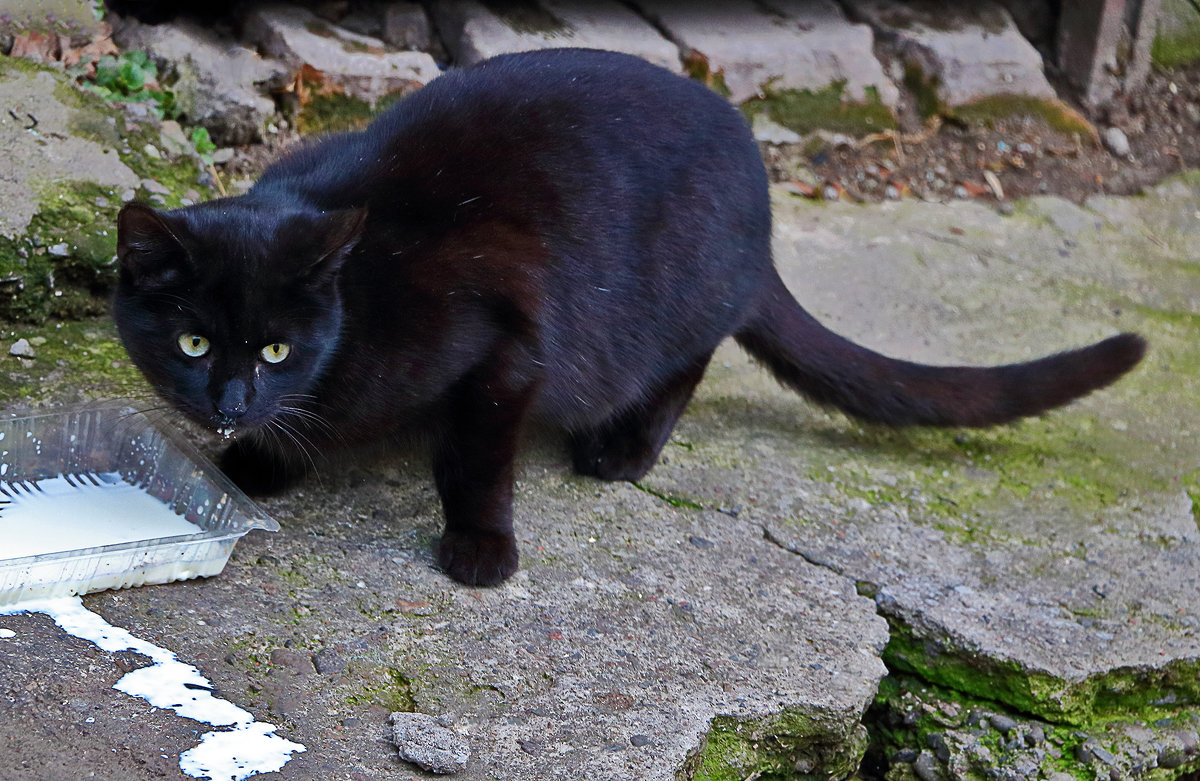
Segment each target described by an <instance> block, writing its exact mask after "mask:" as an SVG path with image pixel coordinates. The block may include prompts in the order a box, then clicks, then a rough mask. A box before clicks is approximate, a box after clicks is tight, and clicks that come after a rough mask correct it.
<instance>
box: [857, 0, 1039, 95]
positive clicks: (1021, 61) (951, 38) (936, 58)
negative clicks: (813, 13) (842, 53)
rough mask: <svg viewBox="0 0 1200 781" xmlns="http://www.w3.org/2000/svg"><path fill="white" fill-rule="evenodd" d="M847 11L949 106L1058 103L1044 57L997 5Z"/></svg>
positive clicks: (861, 1)
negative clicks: (998, 101)
mask: <svg viewBox="0 0 1200 781" xmlns="http://www.w3.org/2000/svg"><path fill="white" fill-rule="evenodd" d="M848 7H849V9H850V12H851V13H852V14H853V15H854V17H855V18H857V19H862V20H863V21H865V22H868V23H869V24H870V25H871V27H873V28H874V29H875V33H876V35H878V36H879V37H880V39H881V40H886V41H889V42H890V44H891V45H892V46H894V47H895V48H896V49H897V51H898V53H899V54H900V57H901V58H902V60H903V61H904V62H905V63H906V64H907V65H908V67H910V68H914V69H916V70H917V71H918V72H919V73H920V75H921V77H922V79H923V80H924V81H925V82H926V83H927V84H928V85H929V87H930V88H931V89H932V90H934V91H935V92H936V94H937V97H938V99H939V100H940V101H941V102H942V103H943V104H945V105H947V106H950V107H954V106H962V105H966V104H968V103H972V102H974V101H977V100H980V99H982V98H987V97H993V96H996V95H1006V94H1007V95H1020V96H1025V97H1032V98H1043V99H1053V98H1055V97H1056V95H1055V92H1054V88H1053V87H1051V86H1050V82H1048V81H1046V75H1045V72H1044V70H1043V67H1042V57H1041V55H1040V54H1038V52H1037V50H1036V49H1034V48H1033V45H1032V44H1031V43H1029V41H1027V40H1026V39H1025V37H1024V36H1023V35H1021V33H1020V31H1019V30H1017V26H1016V24H1015V23H1014V22H1013V20H1012V16H1011V15H1010V14H1009V12H1008V10H1007V9H1005V8H1004V7H1003V6H1001V5H999V4H997V3H993V2H990V0H989V1H987V2H977V3H970V4H963V5H946V4H940V3H898V2H894V0H849V2H848Z"/></svg>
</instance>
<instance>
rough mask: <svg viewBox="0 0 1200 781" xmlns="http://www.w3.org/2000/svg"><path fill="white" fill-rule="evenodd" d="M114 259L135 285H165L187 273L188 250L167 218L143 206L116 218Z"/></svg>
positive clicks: (134, 205) (125, 210)
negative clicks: (115, 257)
mask: <svg viewBox="0 0 1200 781" xmlns="http://www.w3.org/2000/svg"><path fill="white" fill-rule="evenodd" d="M117 258H118V260H119V261H120V263H121V271H122V273H127V274H128V275H129V278H130V279H131V280H132V281H133V283H134V284H135V285H141V286H153V285H161V284H168V283H170V282H172V281H174V280H176V279H178V278H179V276H180V275H181V274H182V273H183V272H184V271H185V270H186V268H187V263H188V255H187V250H185V249H184V247H183V244H182V243H181V242H180V241H179V237H178V236H177V235H176V232H175V229H174V228H173V227H172V226H171V223H170V222H169V221H168V218H167V217H165V216H164V215H162V214H160V213H159V212H156V211H155V210H154V209H151V208H150V207H149V206H146V205H145V204H142V203H131V204H128V205H126V206H125V207H124V208H123V209H121V213H120V214H119V215H118V216H117Z"/></svg>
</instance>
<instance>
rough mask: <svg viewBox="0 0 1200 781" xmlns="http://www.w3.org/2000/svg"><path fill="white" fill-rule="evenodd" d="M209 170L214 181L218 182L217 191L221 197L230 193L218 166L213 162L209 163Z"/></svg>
mask: <svg viewBox="0 0 1200 781" xmlns="http://www.w3.org/2000/svg"><path fill="white" fill-rule="evenodd" d="M208 172H209V173H210V174H212V177H213V181H214V182H216V183H217V192H219V193H220V194H221V197H222V198H224V197H225V196H226V195H228V194H229V193H227V192H226V191H225V183H224V182H222V181H221V175H220V174H219V173H217V167H216V166H215V165H213V164H212V163H209V164H208Z"/></svg>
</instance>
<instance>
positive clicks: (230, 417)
mask: <svg viewBox="0 0 1200 781" xmlns="http://www.w3.org/2000/svg"><path fill="white" fill-rule="evenodd" d="M249 391H250V389H249V388H248V387H247V386H246V383H245V382H244V381H242V380H237V379H234V380H230V381H229V382H227V383H225V389H224V390H223V391H222V392H221V400H220V401H219V402H217V412H218V413H220V414H221V415H222V416H223V417H224V418H225V419H226V420H227V421H229V422H230V423H232V422H233V421H235V420H237V419H238V418H240V417H241V416H243V415H245V414H246V408H247V406H248V405H249V404H250V398H249Z"/></svg>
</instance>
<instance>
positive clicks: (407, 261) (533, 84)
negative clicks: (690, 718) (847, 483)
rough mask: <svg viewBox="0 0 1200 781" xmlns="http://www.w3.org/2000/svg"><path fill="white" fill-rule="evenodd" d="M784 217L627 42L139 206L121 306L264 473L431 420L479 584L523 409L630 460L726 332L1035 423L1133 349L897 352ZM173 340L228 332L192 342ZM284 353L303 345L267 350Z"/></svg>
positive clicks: (941, 413)
mask: <svg viewBox="0 0 1200 781" xmlns="http://www.w3.org/2000/svg"><path fill="white" fill-rule="evenodd" d="M770 236H771V217H770V208H769V203H768V193H767V178H766V174H765V172H764V170H763V166H762V162H761V160H760V158H759V152H758V148H757V146H756V144H755V142H754V140H753V139H752V137H751V135H750V133H749V131H748V129H747V127H746V124H745V122H744V121H743V119H742V117H741V115H740V114H739V113H738V112H737V111H736V110H735V109H733V108H731V107H730V106H729V105H728V103H727V102H726V101H725V100H724V99H722V98H721V97H719V96H718V95H716V94H714V93H713V92H710V91H709V90H708V89H706V88H705V87H703V86H702V85H700V84H697V83H694V82H691V81H688V80H686V79H683V78H679V77H677V76H674V75H672V74H670V73H668V72H667V71H665V70H662V69H659V68H656V67H654V66H651V65H648V64H646V63H644V62H642V61H640V60H637V59H634V58H632V57H627V56H624V55H619V54H612V53H606V52H595V51H584V50H558V51H548V52H540V53H530V54H520V55H510V56H504V57H497V58H495V59H493V60H490V61H488V62H485V63H482V64H480V65H478V66H475V67H472V68H468V69H465V70H460V71H452V72H449V73H447V74H445V75H443V76H441V77H440V78H438V79H436V80H435V81H434V82H433V83H431V84H430V85H429V86H427V87H425V88H424V89H422V90H421V91H420V92H418V93H416V94H415V95H413V96H411V97H409V98H407V99H405V100H403V101H401V102H400V103H398V104H397V105H396V106H395V107H393V108H392V109H390V110H389V111H387V112H386V113H385V114H383V115H382V116H381V117H380V118H379V119H377V120H376V121H375V122H374V123H373V124H372V125H371V126H370V127H368V128H367V129H366V130H365V131H363V132H361V133H351V134H345V135H339V136H334V137H331V138H328V139H326V140H323V141H321V142H319V143H315V144H313V145H311V146H307V147H305V148H301V149H299V150H298V151H294V152H292V153H290V154H288V155H287V156H286V157H284V158H283V159H282V160H280V161H279V162H277V163H276V164H275V165H273V166H271V167H270V168H269V169H268V170H267V171H266V173H265V174H264V175H263V176H262V178H261V179H260V181H259V182H258V183H257V184H256V185H255V186H254V187H253V188H252V189H251V190H250V191H249V192H248V193H247V194H246V195H243V196H240V197H236V198H227V199H221V200H217V201H213V202H209V203H204V204H199V205H196V206H190V207H187V208H184V209H178V210H174V211H169V212H161V213H160V212H154V211H152V210H150V209H149V208H147V207H145V206H141V205H131V206H128V207H126V209H125V210H124V211H123V212H122V214H121V220H120V231H119V244H120V256H121V279H120V285H119V288H118V292H117V296H116V300H115V316H116V320H117V323H118V326H119V328H120V332H121V335H122V338H123V340H124V342H125V344H126V347H127V348H128V350H129V353H130V355H131V356H132V358H133V360H134V361H135V363H136V364H137V365H138V366H139V367H140V368H141V369H142V371H143V372H144V373H145V374H146V376H147V378H148V379H149V380H150V382H151V383H152V384H153V385H154V387H155V388H157V389H158V390H159V392H160V393H161V394H162V395H163V396H164V397H166V398H167V399H168V400H170V401H171V402H172V403H173V404H175V405H176V406H178V407H179V408H180V409H181V410H182V411H184V412H185V413H187V414H188V415H190V416H191V417H193V418H194V419H196V420H198V421H200V422H202V423H205V424H207V425H209V426H211V427H213V428H214V429H229V428H232V429H234V430H235V431H236V432H238V436H237V439H236V441H235V443H234V444H233V445H232V446H231V448H230V449H229V451H228V452H227V454H226V457H225V459H224V463H223V465H224V467H225V468H226V469H227V470H228V471H229V472H230V473H231V474H232V476H233V477H234V478H235V479H236V480H238V481H239V482H240V483H241V484H243V485H245V486H247V487H249V488H251V489H269V488H277V487H279V486H280V485H283V484H284V483H286V482H287V481H288V480H289V479H291V478H292V477H294V476H296V475H297V474H299V473H301V472H303V471H304V466H305V463H306V459H307V458H308V457H309V456H310V455H311V454H314V453H323V452H327V451H330V450H333V449H336V448H338V447H342V446H345V445H346V444H353V443H360V442H365V441H372V440H380V439H383V438H386V437H388V436H390V435H391V434H393V433H395V432H399V431H402V430H411V429H414V428H415V429H421V430H425V431H428V432H431V433H432V435H433V436H432V437H431V441H432V442H433V443H434V444H433V465H434V479H435V481H436V483H437V488H438V491H439V493H440V495H441V497H442V502H443V506H444V508H445V514H446V533H445V535H444V536H443V538H442V541H441V543H440V546H439V549H438V561H439V562H440V563H441V565H442V566H443V567H444V568H445V569H446V571H447V572H448V573H449V574H450V575H451V576H452V577H454V578H455V579H457V580H460V581H463V582H467V583H477V584H494V583H498V582H500V581H502V580H504V579H505V578H506V577H508V576H509V575H511V574H512V573H513V572H514V571H515V569H516V566H517V551H516V546H515V541H514V538H513V534H512V477H513V461H514V457H515V454H516V453H515V451H516V447H517V441H518V437H519V434H520V432H521V430H522V428H523V427H524V426H525V424H526V423H527V421H529V420H530V419H531V418H532V417H535V416H537V417H540V418H542V419H545V420H547V421H550V422H552V423H554V424H556V425H558V426H560V427H561V428H563V429H565V430H566V431H567V432H568V433H569V441H570V445H571V450H572V457H573V462H574V466H575V468H576V469H577V470H578V471H579V472H581V473H584V474H589V475H595V476H597V477H600V478H604V479H622V480H633V479H637V478H639V477H640V476H642V475H643V474H645V473H646V471H647V470H649V469H650V468H651V467H652V466H653V464H654V463H655V460H656V459H657V456H658V453H659V450H660V449H661V448H662V446H663V444H664V442H665V441H666V439H667V437H668V436H669V435H670V432H671V429H672V428H673V427H674V425H675V422H676V420H677V419H678V417H679V415H680V414H681V412H682V411H683V409H684V407H685V405H686V404H687V401H688V399H689V398H690V397H691V395H692V391H693V390H694V388H695V386H696V384H697V383H698V382H699V381H700V378H701V377H702V376H703V374H704V369H705V367H706V365H707V363H708V360H709V357H710V356H711V355H712V352H713V350H714V349H715V348H716V346H717V345H718V343H719V342H720V341H721V340H722V339H724V338H725V337H727V336H729V335H733V336H735V338H737V339H738V341H739V342H741V343H742V344H743V345H744V346H745V347H746V348H747V349H748V350H749V351H750V352H751V353H752V354H753V355H754V356H756V357H757V358H759V359H760V360H761V361H763V362H764V363H765V364H766V365H767V366H768V367H769V368H770V369H771V370H772V371H773V372H775V374H776V375H777V376H779V377H780V379H782V380H783V381H785V382H787V383H788V384H790V385H791V386H793V387H795V388H796V389H797V390H799V391H801V392H803V393H805V394H807V395H809V396H811V397H812V398H814V399H816V400H817V401H820V402H823V403H827V404H832V405H834V406H837V407H839V408H841V409H844V410H845V411H847V412H848V413H849V414H852V415H855V416H857V417H860V418H863V419H866V420H875V421H879V422H883V423H890V424H896V425H903V424H912V423H923V424H932V425H972V426H983V425H990V424H993V423H1000V422H1004V421H1008V420H1012V419H1013V418H1016V417H1020V416H1023V415H1032V414H1037V413H1039V412H1042V411H1044V410H1046V409H1049V408H1051V407H1054V406H1057V405H1059V404H1063V403H1065V402H1067V401H1069V400H1071V399H1073V398H1076V397H1078V396H1080V395H1082V394H1084V393H1087V392H1088V391H1091V390H1094V389H1095V388H1099V387H1101V386H1103V385H1106V384H1108V383H1110V382H1112V381H1113V380H1114V379H1116V378H1117V377H1118V376H1120V375H1121V374H1122V373H1123V372H1125V371H1127V370H1128V369H1129V368H1130V367H1131V366H1133V365H1134V364H1135V363H1137V361H1138V359H1139V358H1140V357H1141V355H1142V350H1143V343H1142V341H1141V339H1140V338H1138V337H1136V336H1132V335H1123V336H1119V337H1116V338H1114V339H1111V340H1108V341H1106V342H1103V343H1101V344H1100V345H1097V346H1093V347H1088V348H1084V349H1083V350H1078V351H1075V352H1072V353H1064V354H1062V355H1059V356H1053V357H1050V358H1045V359H1042V360H1040V361H1034V362H1031V363H1028V364H1017V365H1013V366H1006V367H999V368H991V369H986V368H984V369H976V368H932V367H926V366H920V365H917V364H911V363H907V362H903V361H896V360H892V359H889V358H885V357H883V356H880V355H878V354H876V353H873V352H870V351H869V350H866V349H864V348H862V347H859V346H857V345H854V344H852V343H850V342H847V341H846V340H844V339H842V338H840V337H838V336H836V335H835V334H833V333H831V332H829V331H828V330H826V329H825V328H824V327H822V326H821V325H820V324H819V323H817V322H816V321H815V320H813V319H812V318H811V317H810V316H809V315H808V314H807V313H806V312H805V311H804V310H803V309H802V308H800V306H799V305H798V304H797V303H796V302H795V300H794V299H792V297H791V296H790V295H789V294H788V293H787V291H786V290H785V289H784V287H783V283H782V282H781V281H780V280H779V277H778V276H777V274H776V273H775V270H774V267H773V265H772V261H771V252H770ZM181 334H197V335H201V336H203V337H205V338H206V339H208V340H209V342H210V343H211V349H210V350H209V352H207V353H206V354H205V355H203V356H201V357H199V358H190V357H187V356H186V355H184V354H183V352H182V351H181V350H180V348H179V346H178V345H177V340H178V338H179V336H180V335H181ZM272 343H286V344H289V345H291V348H292V351H291V354H290V355H289V356H288V357H287V358H286V360H284V361H282V362H279V363H276V364H271V363H266V362H264V360H263V359H262V357H261V355H260V353H259V351H260V350H261V349H262V348H263V347H264V346H265V345H268V344H272Z"/></svg>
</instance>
